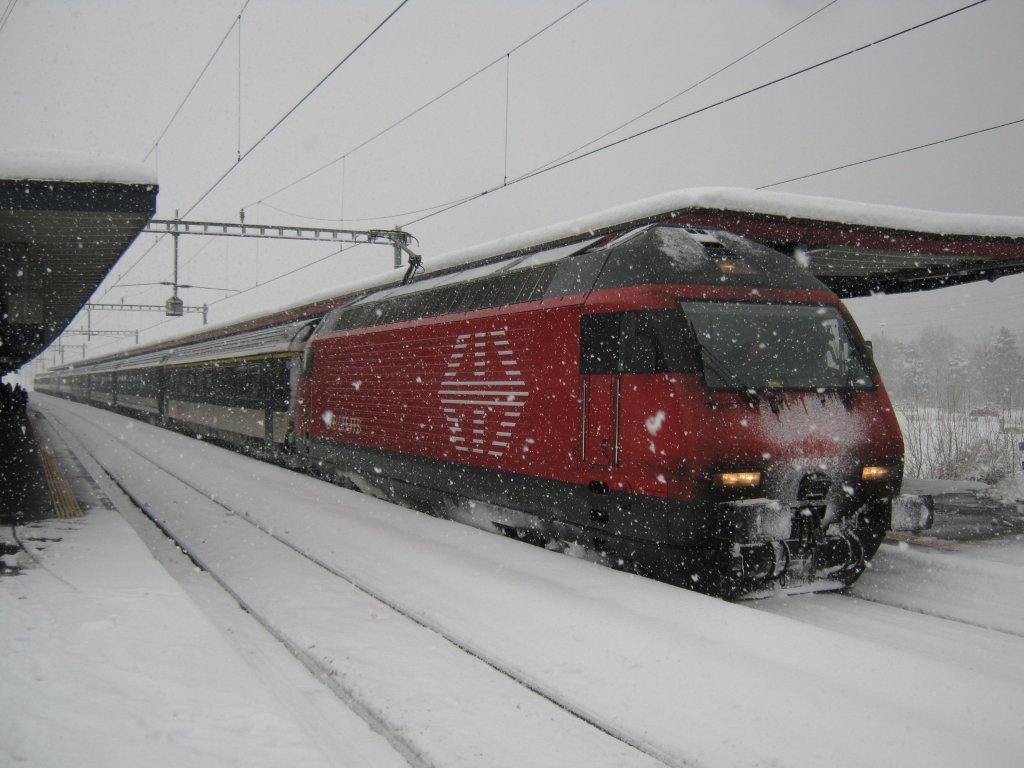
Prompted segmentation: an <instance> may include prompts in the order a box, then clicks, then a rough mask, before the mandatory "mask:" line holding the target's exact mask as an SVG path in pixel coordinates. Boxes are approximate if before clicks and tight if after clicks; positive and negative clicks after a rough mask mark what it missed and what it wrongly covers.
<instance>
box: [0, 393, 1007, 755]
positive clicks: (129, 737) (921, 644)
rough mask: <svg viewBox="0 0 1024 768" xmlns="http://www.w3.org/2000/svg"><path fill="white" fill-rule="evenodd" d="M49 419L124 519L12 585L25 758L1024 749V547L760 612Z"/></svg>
mask: <svg viewBox="0 0 1024 768" xmlns="http://www.w3.org/2000/svg"><path fill="white" fill-rule="evenodd" d="M33 400H34V402H35V403H36V404H37V405H38V406H39V407H40V408H41V409H43V413H44V414H45V417H46V421H47V423H48V424H49V425H50V426H51V427H52V428H54V429H55V430H57V431H58V432H59V433H60V434H61V435H62V436H63V437H64V439H66V440H67V441H68V443H69V444H70V445H71V447H72V448H73V449H75V450H76V451H78V452H79V458H80V461H81V462H82V464H83V466H84V467H85V469H86V470H87V471H88V472H89V473H90V474H91V475H92V476H93V477H94V478H96V481H97V482H98V484H99V488H100V489H101V490H102V491H103V492H104V493H105V494H106V495H107V496H108V497H109V498H110V499H111V501H112V502H113V503H114V505H115V506H117V508H118V510H119V511H118V512H115V511H112V510H110V509H107V508H105V507H104V506H103V505H102V504H101V503H99V502H97V503H96V504H94V505H93V506H92V508H90V509H89V510H88V511H87V514H86V516H85V517H84V518H83V519H82V520H80V521H71V522H68V521H49V522H46V523H43V524H39V525H35V526H32V527H28V528H23V529H20V535H21V538H22V540H23V541H24V542H25V544H26V545H27V546H28V549H29V550H30V551H31V552H32V555H33V559H31V560H27V559H26V557H25V555H24V554H23V555H21V556H20V557H21V560H22V564H24V565H25V568H24V569H23V570H22V571H21V573H20V574H19V575H17V576H10V577H4V578H2V579H0V605H2V613H3V616H4V620H3V622H2V624H0V679H2V680H3V685H2V687H0V703H2V704H3V708H4V712H5V713H8V717H6V718H4V720H3V724H2V725H0V755H3V756H4V759H10V761H11V762H12V763H14V764H17V763H18V762H21V763H24V764H29V765H54V766H57V765H68V764H71V763H78V764H82V765H89V764H93V763H94V762H96V763H97V764H99V763H102V764H104V765H107V766H112V767H113V768H118V766H121V765H129V764H131V765H137V764H139V763H145V764H147V765H152V766H164V765H166V766H170V765H172V764H173V765H176V766H177V765H181V764H184V763H185V761H189V763H190V764H193V765H232V764H239V765H242V764H245V765H263V764H267V765H269V764H275V765H281V764H288V765H291V764H298V765H320V764H322V765H346V764H347V765H374V766H377V765H385V766H386V765H400V764H406V763H408V764H412V765H438V766H481V765H486V766H502V765H509V766H513V765H515V766H522V765H531V766H532V765H559V766H566V765H586V766H593V765H609V766H621V765H660V764H664V765H697V766H735V765H744V766H746V765H792V766H819V765H829V766H845V765H849V766H863V765H868V764H886V765H890V764H891V765H906V766H916V765H920V766H929V768H931V767H932V766H961V765H967V764H975V765H985V766H1001V765H1005V766H1010V765H1014V766H1015V765H1018V764H1019V761H1020V755H1021V754H1024V599H1022V598H1021V595H1022V594H1024V544H1022V542H1021V541H1020V540H1019V539H1018V537H1008V538H1004V540H1002V541H998V542H978V543H972V544H956V545H954V546H953V547H952V548H948V549H938V548H931V547H922V546H918V545H917V544H913V543H910V544H908V543H899V544H892V545H888V544H887V545H885V546H884V547H883V549H882V551H881V552H880V553H879V556H878V557H877V558H876V560H875V563H874V567H873V568H872V569H871V571H870V572H869V573H867V574H866V575H865V577H864V578H863V579H862V581H861V582H860V583H859V584H858V586H857V588H856V589H855V590H854V593H853V595H852V596H849V595H805V596H799V597H790V598H776V599H771V600H766V601H760V602H756V603H744V604H738V605H734V604H729V603H725V602H722V601H719V600H715V599H712V598H707V597H703V596H700V595H696V594H692V593H689V592H686V591H684V590H680V589H676V588H672V587H669V586H667V585H663V584H658V583H655V582H651V581H648V580H645V579H642V578H639V577H635V576H632V575H629V574H625V573H620V572H615V571H612V570H610V569H606V568H602V567H600V566H597V565H594V564H592V563H588V562H584V561H581V560H576V559H573V558H569V557H566V556H564V555H558V554H555V553H552V552H548V551H545V550H543V549H539V548H534V547H530V546H527V545H524V544H520V543H518V542H514V541H511V540H508V539H504V538H501V537H498V536H493V535H488V534H485V533H483V532H481V531H478V530H476V529H473V528H469V527H466V526H462V525H458V524H455V523H451V522H448V521H443V520H437V519H433V518H429V517H426V516H424V515H420V514H417V513H414V512H410V511H408V510H404V509H401V508H398V507H394V506H392V505H389V504H386V503H383V502H380V501H377V500H374V499H371V498H368V497H364V496H361V495H359V494H355V493H352V492H349V491H345V490H344V489H340V488H336V487H333V486H330V485H326V484H324V483H322V482H319V481H316V480H313V479H311V478H307V477H303V476H301V475H297V474H295V473H292V472H289V471H286V470H283V469H280V468H277V467H273V466H269V465H266V464H260V463H258V462H253V461H252V460H249V459H246V458H245V457H242V456H239V455H236V454H233V453H231V452H228V451H224V450H222V449H219V448H217V447H214V446H211V445H208V444H204V443H199V442H196V441H194V440H191V439H189V438H185V437H183V436H181V435H176V434H172V433H168V432H165V431H162V430H158V429H155V428H153V427H151V426H149V425H145V424H142V423H139V422H135V421H131V420H128V419H124V418H123V417H120V416H117V415H114V414H111V413H107V412H103V411H97V410H95V409H90V408H86V407H84V406H80V405H75V404H71V403H66V402H63V401H59V400H54V399H52V398H46V397H44V396H38V395H36V396H33ZM100 465H102V469H101V468H100ZM158 466H159V467H160V468H162V469H160V468H158ZM107 473H109V475H108V474H107ZM183 480H184V481H187V485H186V484H183V482H182V481H183ZM129 497H130V498H129ZM97 499H99V494H97ZM133 505H138V506H142V507H145V508H146V510H147V512H148V513H149V514H150V515H152V516H153V517H155V518H156V519H158V520H159V521H160V524H161V525H162V526H164V527H165V528H167V529H168V530H170V531H172V532H173V533H174V535H175V537H176V538H178V540H179V541H181V542H182V544H183V545H184V546H185V548H186V549H187V550H188V552H189V554H190V555H191V556H192V557H193V558H194V559H195V561H196V562H197V563H199V564H200V565H202V567H203V569H205V570H199V569H198V568H196V567H195V566H193V565H192V564H190V563H189V562H188V561H186V560H184V558H183V556H182V555H180V553H176V552H175V550H174V549H173V547H171V546H169V545H167V543H166V540H161V538H160V537H159V536H156V535H154V534H153V532H152V531H153V530H154V529H153V527H152V526H149V525H148V523H147V522H145V521H144V520H141V521H140V519H139V517H138V515H137V514H136V513H133V512H132V509H133ZM128 521H133V522H134V524H135V527H136V529H137V530H138V531H140V532H141V533H137V532H136V530H133V529H132V527H130V525H129V522H128ZM147 526H148V527H147ZM140 536H142V537H143V538H145V539H146V540H147V541H149V542H150V543H151V546H152V549H153V551H154V552H155V554H156V557H157V558H158V560H159V562H158V561H157V560H156V559H154V555H153V554H150V550H149V549H147V548H146V546H145V545H144V544H143V543H142V541H141V540H140ZM58 539H59V540H58ZM946 546H947V547H948V545H946ZM165 569H166V570H165ZM168 571H170V573H171V574H173V576H174V578H172V576H171V575H168ZM213 579H216V580H217V582H218V583H217V584H215V583H214V582H213ZM225 590H227V591H225ZM229 594H230V597H228V595H229ZM238 603H241V604H243V605H244V606H245V608H246V610H247V611H248V612H249V613H248V614H244V613H242V612H241V611H239V610H238V607H237V604H238ZM257 622H258V623H257ZM267 628H269V629H270V631H272V632H273V633H274V636H275V639H270V635H269V634H268V632H267ZM286 648H287V650H285V649H286ZM296 659H299V660H301V662H302V664H303V665H304V666H301V665H300V664H299V661H296ZM307 670H312V672H309V671H307ZM10 713H13V716H11V715H10ZM368 724H369V725H368ZM4 759H0V763H3V762H4Z"/></svg>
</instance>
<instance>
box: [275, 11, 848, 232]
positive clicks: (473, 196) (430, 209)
mask: <svg viewBox="0 0 1024 768" xmlns="http://www.w3.org/2000/svg"><path fill="white" fill-rule="evenodd" d="M838 1H839V0H831V1H830V2H828V3H826V4H825V5H823V6H821V7H820V8H818V9H817V10H815V11H812V12H811V13H809V14H808V15H806V16H804V17H803V18H802V19H800V20H799V21H797V22H796V23H795V24H791V25H790V26H788V27H787V28H786V29H784V30H782V31H781V32H778V33H776V34H775V35H773V36H772V37H770V38H768V39H767V40H765V41H764V42H762V43H759V44H758V45H756V46H754V47H753V48H751V49H750V50H748V51H747V52H746V53H744V54H742V55H741V56H739V57H737V58H735V59H733V60H732V61H730V62H729V63H728V64H726V65H725V66H723V67H719V68H718V69H716V70H715V71H714V72H711V73H710V74H708V75H706V76H704V77H703V78H701V79H700V80H697V81H696V82H694V83H692V84H690V85H689V86H687V87H686V88H684V89H683V90H681V91H679V92H677V93H675V94H674V95H672V96H670V97H669V98H667V99H664V100H662V101H661V102H659V103H658V104H656V105H654V106H653V107H651V108H650V109H647V110H645V111H644V112H641V113H640V114H639V115H636V116H635V117H632V118H630V119H629V120H627V121H626V122H624V123H621V124H619V125H618V126H616V127H615V128H612V129H611V130H609V131H605V132H604V133H602V134H601V135H600V136H597V137H595V138H593V139H591V140H590V141H588V142H586V143H584V144H581V145H579V146H577V147H576V148H575V149H572V150H570V151H569V152H566V153H564V154H562V155H559V156H558V157H556V158H554V159H552V160H549V161H547V162H545V163H543V164H542V165H539V166H537V167H536V168H534V171H540V170H543V169H546V168H547V167H548V166H551V165H554V164H555V163H558V162H559V161H560V160H563V159H565V158H567V157H569V156H571V155H574V154H575V153H576V152H579V151H580V150H582V149H585V148H586V147H589V146H590V145H591V144H594V143H596V142H598V141H600V140H601V139H604V138H607V137H608V136H611V135H612V134H614V133H616V132H618V131H620V130H622V129H623V128H625V127H626V126H628V125H632V124H633V123H635V122H636V121H638V120H641V119H643V118H644V117H646V116H647V115H649V114H651V113H652V112H655V111H656V110H658V109H660V108H661V107H664V106H665V105H667V104H669V103H671V102H672V101H675V100H676V99H678V98H680V97H681V96H684V95H685V94H687V93H689V92H690V91H692V90H693V89H694V88H697V87H698V86H700V85H703V84H704V83H707V82H709V81H710V80H712V79H713V78H715V77H717V76H718V75H720V74H721V73H723V72H725V71H726V70H728V69H730V68H731V67H733V66H735V65H736V64H739V63H740V62H741V61H744V60H745V59H747V58H749V57H750V56H752V55H753V54H755V53H757V52H758V51H760V50H762V49H764V48H766V47H767V46H769V45H771V44H772V43H774V42H776V41H778V40H780V39H781V38H782V37H784V36H785V35H787V34H789V33H790V32H792V31H793V30H795V29H797V28H798V27H800V26H801V25H803V24H804V23H806V22H808V21H810V20H811V19H812V18H814V17H815V16H817V15H818V14H820V13H821V12H822V11H824V10H826V9H828V8H829V7H831V6H832V5H835V4H836V3H837V2H838ZM585 2H587V0H584V3H585ZM584 3H580V4H579V5H577V6H576V7H575V8H573V9H571V10H570V11H569V12H568V13H566V14H563V15H562V16H560V17H559V18H558V19H556V20H555V21H553V22H551V24H549V25H548V26H547V27H545V28H544V29H543V30H541V31H540V32H537V33H535V34H534V35H532V36H531V37H530V38H528V39H527V40H525V41H523V42H522V43H520V44H519V45H518V46H516V47H515V48H514V49H512V50H511V51H510V52H509V54H511V53H513V52H514V51H516V50H518V49H519V48H522V47H523V46H524V45H525V44H526V43H527V42H529V41H530V40H532V39H534V38H536V37H537V36H538V35H540V34H541V32H544V31H546V30H547V29H550V28H551V27H552V26H554V25H555V24H557V23H558V22H559V21H561V20H562V19H564V18H566V16H568V15H569V14H570V13H572V12H573V11H576V10H578V9H579V8H580V7H581V6H582V5H584ZM502 58H504V57H498V58H497V59H495V60H494V61H492V62H491V63H490V64H488V65H486V66H485V67H483V68H481V69H479V70H477V71H476V72H475V73H474V74H472V75H470V76H469V77H467V78H465V79H463V80H462V81H460V82H459V83H457V84H456V85H454V86H452V88H450V89H449V90H448V91H445V92H444V93H443V94H441V95H440V96H438V97H435V98H434V99H432V100H431V101H429V102H427V103H426V104H424V105H423V106H421V107H420V108H418V109H417V110H415V111H413V112H410V113H409V114H408V115H406V116H405V117H404V118H402V120H401V121H400V122H404V121H405V120H407V119H409V118H410V117H412V116H413V115H415V114H417V113H419V112H421V111H422V110H423V109H425V108H426V107H428V106H430V105H431V104H433V103H435V102H436V101H438V99H440V98H441V97H443V96H445V95H447V94H448V93H450V92H451V91H452V90H455V89H456V88H458V87H460V86H461V85H464V84H465V83H467V82H469V81H470V80H471V79H473V78H475V77H476V76H477V75H479V74H481V73H482V72H484V71H486V70H487V69H489V68H490V67H492V66H494V65H495V64H497V63H498V62H500V61H501V60H502ZM508 76H509V75H508V70H506V83H505V174H504V179H503V184H502V186H507V184H508V119H509V115H508V98H509V91H508ZM397 124H398V123H395V124H393V125H392V126H389V127H388V128H385V129H384V131H381V132H380V133H378V134H377V135H375V136H373V137H371V138H370V139H368V140H367V141H366V142H364V143H363V144H361V145H359V146H358V147H355V148H353V149H351V150H349V151H348V153H347V154H346V156H347V155H349V154H352V153H353V152H354V151H355V150H356V149H359V148H361V147H363V146H365V145H366V144H368V143H369V142H370V141H373V140H374V139H376V138H378V137H379V136H381V135H383V134H384V133H386V132H387V131H388V130H390V129H391V128H392V127H394V126H395V125H397ZM344 157H345V156H343V157H342V158H340V159H344ZM338 159H339V158H335V159H334V160H332V161H330V162H329V163H327V164H326V165H322V166H320V167H319V168H317V169H316V170H314V171H310V172H309V173H307V174H305V175H304V176H302V177H300V178H298V179H296V180H295V181H292V182H290V183H289V184H287V185H286V186H284V187H281V188H280V189H278V190H276V191H274V192H272V193H270V194H269V195H267V196H266V197H265V198H264V199H263V200H261V201H260V202H263V203H264V204H265V205H268V206H269V207H270V208H273V209H274V210H277V211H280V212H281V213H286V214H288V215H290V216H297V217H298V218H304V219H309V220H312V221H336V219H334V218H328V217H317V216H308V215H304V214H298V213H295V212H293V211H286V210H284V209H281V208H276V207H274V206H272V205H269V204H268V203H266V198H269V197H274V196H275V195H277V194H279V193H281V192H284V191H285V190H287V189H291V188H292V187H294V186H296V185H297V184H299V183H301V182H303V181H305V180H306V179H308V178H310V177H311V176H314V175H316V174H317V173H319V172H320V171H322V170H324V169H325V168H328V167H330V166H331V165H333V164H334V163H336V162H337V161H338ZM479 194H480V193H472V194H469V195H463V196H460V197H457V198H454V199H452V200H446V201H444V202H440V203H436V204H434V205H430V206H426V207H423V208H416V209H413V210H408V211H400V212H396V213H389V214H381V215H376V216H359V217H352V218H349V219H347V220H348V221H350V222H375V221H385V220H394V219H396V218H402V217H405V216H417V215H419V214H421V213H430V212H433V211H438V210H439V209H441V208H446V207H448V206H457V205H462V204H463V203H467V202H470V201H471V200H474V199H476V198H477V197H478V196H479Z"/></svg>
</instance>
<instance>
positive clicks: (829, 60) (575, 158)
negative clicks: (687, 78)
mask: <svg viewBox="0 0 1024 768" xmlns="http://www.w3.org/2000/svg"><path fill="white" fill-rule="evenodd" d="M987 2H988V0H975V2H972V3H968V4H967V5H964V6H961V7H959V8H955V9H954V10H952V11H949V12H947V13H943V14H940V15H939V16H934V17H932V18H931V19H928V20H926V21H922V22H919V23H918V24H914V25H913V26H910V27H906V28H904V29H901V30H900V31H898V32H893V33H892V34H889V35H886V36H884V37H881V38H878V39H877V40H874V41H872V42H869V43H865V44H863V45H860V46H857V47H856V48H851V49H850V50H848V51H844V52H843V53H840V54H836V55H835V56H830V57H829V58H827V59H822V60H821V61H819V62H816V63H815V64H810V65H808V66H806V67H802V68H800V69H798V70H795V71H793V72H790V73H789V74H786V75H782V76H780V77H776V78H773V79H772V80H768V81H766V82H764V83H761V84H760V85H755V86H753V87H752V88H747V89H746V90H744V91H740V92H739V93H736V94H733V95H732V96H727V97H726V98H724V99H719V100H718V101H715V102H712V103H710V104H706V105H704V106H703V107H699V108H698V109H694V110H691V111H689V112H686V113H685V114H682V115H679V116H677V117H673V118H671V119H669V120H665V121H663V122H660V123H658V124H657V125H653V126H651V127H649V128H645V129H644V130H642V131H637V132H636V133H632V134H630V135H629V136H624V137H622V138H620V139H616V140H615V141H611V142H608V143H607V144H602V145H601V146H599V147H595V148H594V149H591V150H589V151H587V152H584V153H582V154H579V155H575V156H573V157H570V158H567V159H565V160H561V161H559V162H557V163H553V164H550V165H544V166H540V167H538V168H535V169H534V170H532V171H528V172H527V173H524V174H521V175H519V176H517V177H515V178H513V179H511V180H509V181H508V182H505V183H503V184H499V185H497V186H493V187H489V188H488V189H485V190H483V191H481V192H478V193H476V194H475V195H471V196H468V197H467V198H464V199H463V200H462V201H460V202H457V203H453V204H452V205H449V206H447V207H444V208H441V209H440V210H437V211H435V212H433V213H429V214H426V215H424V216H421V217H420V218H418V219H412V220H411V221H407V222H405V223H403V224H402V226H403V227H409V226H412V225H413V224H418V223H419V222H421V221H426V220H427V219H430V218H433V217H434V216H439V215H440V214H442V213H447V212H448V211H450V210H454V209H455V208H458V207H460V206H462V205H466V204H467V203H469V202H472V201H473V200H478V199H480V198H481V197H484V196H486V195H489V194H491V193H492V192H496V191H498V190H500V189H507V188H508V187H511V186H513V185H514V184H519V183H520V182H523V181H526V180H528V179H532V178H535V177H537V176H540V175H542V174H544V173H549V172H551V171H553V170H556V169H558V168H562V167H565V166H567V165H570V164H571V163H575V162H578V161H580V160H583V159H584V158H587V157H591V156H593V155H596V154H598V153H600V152H604V151H606V150H608V149H612V148H613V147H617V146H620V145H622V144H625V143H627V142H630V141H634V140H635V139H639V138H641V137H643V136H647V135H650V134H652V133H654V132H655V131H659V130H661V129H662V128H667V127H668V126H670V125H675V124H677V123H680V122H682V121H683V120H687V119H689V118H692V117H695V116H697V115H700V114H704V113H706V112H710V111H711V110H713V109H716V108H718V107H721V106H724V105H726V104H730V103H732V102H734V101H738V100H739V99H742V98H744V97H746V96H750V95H751V94H754V93H758V92H760V91H763V90H766V89H768V88H771V87H772V86H775V85H778V84H780V83H784V82H786V81H787V80H792V79H793V78H796V77H799V76H800V75H804V74H807V73H808V72H813V71H814V70H817V69H820V68H821V67H825V66H828V65H829V64H834V63H835V62H837V61H841V60H843V59H846V58H848V57H850V56H854V55H856V54H858V53H861V52H863V51H866V50H868V49H869V48H873V47H874V46H876V45H882V44H884V43H888V42H891V41H893V40H896V39H897V38H900V37H903V36H904V35H908V34H910V33H912V32H916V31H918V30H921V29H923V28H925V27H927V26H930V25H931V24H935V23H937V22H939V21H943V20H945V19H948V18H950V17H952V16H955V15H957V14H959V13H963V12H964V11H967V10H969V9H971V8H976V7H977V6H979V5H983V4H984V3H987Z"/></svg>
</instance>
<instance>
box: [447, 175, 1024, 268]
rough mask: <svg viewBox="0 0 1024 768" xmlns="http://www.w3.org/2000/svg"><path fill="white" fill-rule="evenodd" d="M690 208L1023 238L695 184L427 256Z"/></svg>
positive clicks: (1017, 232)
mask: <svg viewBox="0 0 1024 768" xmlns="http://www.w3.org/2000/svg"><path fill="white" fill-rule="evenodd" d="M691 209H708V210H723V211H729V212H738V213H748V214H762V215H766V216H781V217H786V218H794V219H809V220H819V221H823V222H829V223H836V224H848V225H853V226H860V227H877V228H881V229H895V230H903V231H910V232H921V233H927V234H931V235H949V234H956V235H967V236H978V237H1024V217H1019V216H986V215H981V214H965V213H944V212H941V211H928V210H921V209H916V208H901V207H897V206H891V205H878V204H876V203H860V202H855V201H852V200H840V199H837V198H829V197H815V196H810V195H795V194H791V193H788V192H767V191H764V190H755V189H740V188H735V187H700V188H694V189H682V190H677V191H674V192H667V193H665V194H662V195H656V196H654V197H648V198H644V199H643V200H638V201H636V202H634V203H629V204H627V205H621V206H618V207H615V208H609V209H608V210H605V211H600V212H598V213H594V214H590V215H587V216H583V217H580V218H578V219H574V220H571V221H567V222H563V223H561V224H556V225H553V226H549V227H544V228H542V229H536V230H533V231H531V232H526V233H523V234H519V235H515V236H512V237H506V238H501V239H499V240H493V241H491V242H489V243H485V244H482V245H476V246H472V247H470V248H465V249H462V250H459V251H454V252H452V253H449V254H446V255H444V256H442V257H439V258H433V259H431V266H437V267H448V266H454V265H457V264H465V263H470V262H473V261H477V260H480V259H486V258H490V257H493V256H497V255H499V254H502V253H507V252H510V251H516V250H521V249H524V248H529V247H530V246H532V245H535V244H537V243H547V242H552V241H558V240H562V239H566V238H570V237H572V236H574V235H580V236H585V235H586V234H589V233H591V232H599V231H601V230H607V229H609V228H612V227H615V226H616V225H617V224H625V223H628V222H634V221H637V220H641V219H645V218H648V217H652V216H658V215H659V214H666V213H671V212H673V211H683V210H691Z"/></svg>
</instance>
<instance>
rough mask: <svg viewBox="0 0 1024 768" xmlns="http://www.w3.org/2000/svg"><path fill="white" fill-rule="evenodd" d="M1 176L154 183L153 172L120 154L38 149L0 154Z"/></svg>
mask: <svg viewBox="0 0 1024 768" xmlns="http://www.w3.org/2000/svg"><path fill="white" fill-rule="evenodd" d="M0 179H9V180H12V181H75V182H95V183H113V184H156V172H155V171H154V170H152V169H151V168H149V167H147V166H145V165H143V164H142V163H139V162H136V161H134V160H128V159H126V158H123V157H113V156H109V155H107V156H103V155H89V154H85V153H80V152H48V151H37V150H22V151H10V150H8V151H5V152H2V153H0Z"/></svg>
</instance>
